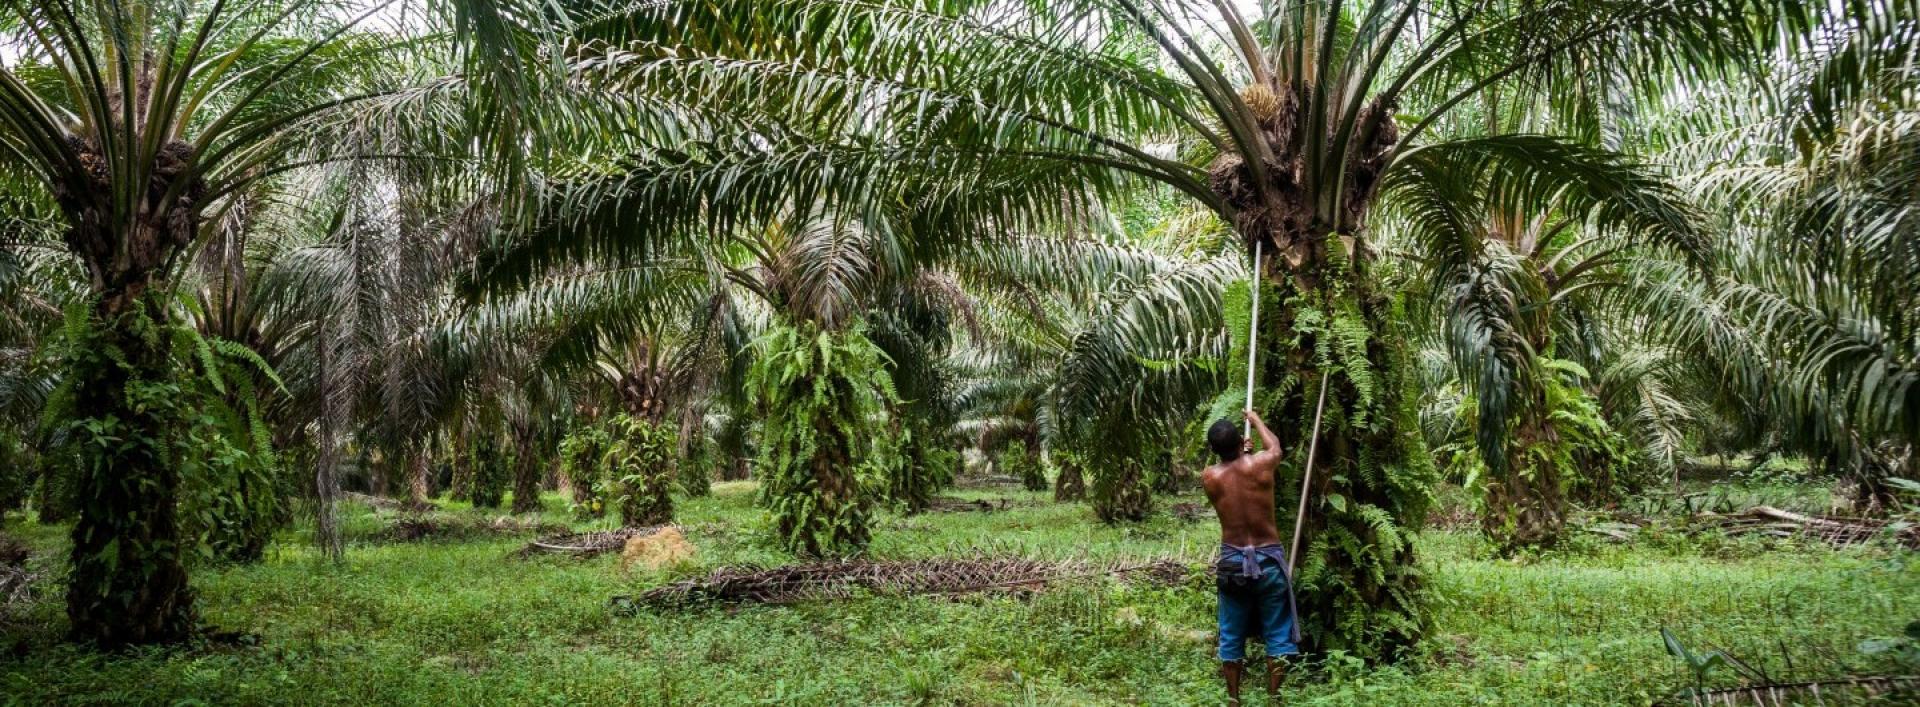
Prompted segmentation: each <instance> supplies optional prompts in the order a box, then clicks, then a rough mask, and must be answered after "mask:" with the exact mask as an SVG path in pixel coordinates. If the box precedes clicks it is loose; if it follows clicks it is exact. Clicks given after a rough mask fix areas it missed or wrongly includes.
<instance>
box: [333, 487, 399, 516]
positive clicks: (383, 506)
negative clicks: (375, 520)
mask: <svg viewBox="0 0 1920 707" xmlns="http://www.w3.org/2000/svg"><path fill="white" fill-rule="evenodd" d="M341 496H342V497H344V498H346V499H347V500H349V501H352V502H354V503H359V504H362V505H365V506H367V507H368V508H372V509H374V510H376V511H397V510H400V508H401V507H402V506H404V505H406V504H403V503H401V502H400V501H398V500H395V499H391V498H386V497H384V496H371V495H368V494H364V493H356V492H353V491H348V492H346V493H344V494H341Z"/></svg>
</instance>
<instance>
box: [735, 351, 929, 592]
mask: <svg viewBox="0 0 1920 707" xmlns="http://www.w3.org/2000/svg"><path fill="white" fill-rule="evenodd" d="M754 345H755V348H756V352H757V354H758V356H757V357H756V358H755V360H754V363H753V367H752V368H751V370H750V371H749V372H748V374H747V380H748V382H749V385H750V390H751V391H752V393H753V399H754V401H755V404H756V405H758V407H759V408H760V409H761V410H762V411H764V412H765V418H764V420H763V422H762V428H761V436H760V445H759V447H760V448H759V452H760V453H759V457H758V458H757V459H755V468H754V474H755V476H757V477H758V478H759V479H760V480H761V484H762V485H761V494H760V498H761V501H762V503H764V504H765V505H767V506H768V507H769V508H770V509H771V510H772V511H773V516H774V525H775V532H776V533H777V534H778V538H779V540H780V542H781V544H782V545H784V546H785V547H787V548H788V549H789V550H791V551H793V552H795V553H799V554H802V555H807V556H833V555H847V554H853V553H858V552H861V551H863V550H865V548H866V546H867V542H868V540H869V538H870V537H871V536H870V532H871V531H870V529H869V516H870V513H871V509H872V506H873V501H874V499H875V497H876V496H877V495H878V493H879V492H880V491H881V490H882V489H883V488H884V487H885V484H886V479H887V474H888V471H889V470H891V469H897V468H898V462H897V460H896V455H897V454H898V449H897V448H896V446H895V445H896V444H897V442H896V441H895V440H894V439H893V436H892V435H889V434H887V432H886V429H887V427H886V425H887V417H888V411H889V410H890V409H892V406H893V405H894V404H895V397H894V392H893V388H892V384H891V383H890V381H889V380H888V378H887V375H886V372H885V368H884V356H883V354H881V352H880V350H879V348H878V347H876V346H874V345H873V343H872V342H871V341H870V340H868V339H867V338H866V336H865V335H864V334H863V333H862V331H861V327H859V326H857V325H856V326H854V327H852V328H851V329H848V330H845V331H837V332H836V331H828V330H823V329H821V328H819V327H817V326H815V325H812V324H805V323H802V324H793V325H780V326H776V327H774V328H773V329H772V330H771V331H769V332H767V333H766V334H765V335H763V336H762V337H761V338H760V339H759V340H758V341H756V342H755V344H754Z"/></svg>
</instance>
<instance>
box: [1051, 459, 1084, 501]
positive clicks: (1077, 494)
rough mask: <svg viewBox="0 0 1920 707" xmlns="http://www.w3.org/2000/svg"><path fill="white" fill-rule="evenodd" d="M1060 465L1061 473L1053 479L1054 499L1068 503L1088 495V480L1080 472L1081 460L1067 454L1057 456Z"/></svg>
mask: <svg viewBox="0 0 1920 707" xmlns="http://www.w3.org/2000/svg"><path fill="white" fill-rule="evenodd" d="M1055 459H1056V460H1057V463H1058V465H1059V467H1060V473H1059V475H1057V476H1055V477H1054V479H1053V500H1054V501H1055V502H1056V503H1068V502H1072V501H1078V500H1081V499H1083V498H1086V497H1087V480H1086V477H1085V476H1084V475H1083V474H1081V472H1080V462H1079V460H1076V459H1073V458H1070V457H1068V456H1066V455H1061V456H1057V457H1055Z"/></svg>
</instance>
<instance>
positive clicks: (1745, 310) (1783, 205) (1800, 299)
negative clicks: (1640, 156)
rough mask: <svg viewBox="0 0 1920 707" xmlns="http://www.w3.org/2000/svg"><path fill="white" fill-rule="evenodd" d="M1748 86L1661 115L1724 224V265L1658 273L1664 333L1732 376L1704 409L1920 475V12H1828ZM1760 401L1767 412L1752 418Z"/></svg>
mask: <svg viewBox="0 0 1920 707" xmlns="http://www.w3.org/2000/svg"><path fill="white" fill-rule="evenodd" d="M1795 39H1796V41H1795V42H1794V43H1793V44H1790V45H1789V46H1787V47H1785V48H1783V49H1782V51H1781V52H1780V54H1779V56H1778V57H1777V60H1776V61H1775V62H1774V63H1773V64H1772V65H1771V66H1770V67H1769V69H1768V71H1767V72H1766V73H1765V74H1763V75H1761V76H1758V77H1756V78H1754V79H1753V80H1751V81H1747V82H1738V83H1734V84H1731V85H1728V86H1723V87H1715V90H1711V91H1701V92H1697V93H1696V94H1695V95H1693V96H1691V97H1690V100H1689V101H1687V102H1684V103H1680V104H1678V105H1675V106H1670V107H1668V108H1667V110H1666V111H1665V112H1664V113H1661V115H1663V116H1664V117H1665V118H1666V119H1665V120H1663V121H1653V122H1650V126H1651V127H1650V129H1649V130H1647V131H1646V134H1644V135H1640V136H1638V137H1639V138H1640V139H1643V140H1646V141H1647V145H1648V147H1649V149H1650V150H1653V151H1657V153H1658V154H1660V155H1661V158H1662V159H1663V160H1664V161H1666V162H1668V163H1670V164H1672V165H1674V167H1675V168H1676V169H1677V170H1682V171H1683V174H1684V175H1685V179H1684V183H1686V184H1687V185H1689V186H1690V187H1691V188H1692V191H1693V192H1694V194H1695V196H1696V197H1697V198H1698V199H1700V201H1701V202H1702V203H1703V204H1704V205H1705V206H1706V207H1707V210H1708V211H1709V212H1710V213H1714V214H1716V215H1718V217H1719V218H1718V219H1717V220H1716V222H1715V224H1714V225H1715V226H1716V227H1717V228H1718V229H1719V230H1721V231H1722V232H1724V233H1725V234H1726V238H1725V243H1726V246H1725V250H1726V251H1727V252H1726V257H1725V263H1726V265H1727V267H1726V268H1725V269H1724V270H1723V271H1720V272H1717V273H1714V274H1713V275H1712V276H1710V277H1699V278H1689V277H1684V276H1680V275H1677V274H1676V273H1673V272H1671V271H1663V270H1656V271H1652V272H1648V273H1646V274H1645V276H1644V277H1643V280H1644V282H1643V283H1642V286H1644V287H1648V288H1650V290H1651V291H1654V292H1657V293H1659V296H1657V297H1654V298H1650V299H1649V301H1648V302H1647V303H1646V304H1647V305H1648V306H1647V307H1646V308H1644V309H1643V310H1642V311H1643V312H1644V316H1645V318H1646V319H1645V321H1647V322H1648V323H1649V324H1651V325H1654V326H1653V329H1654V330H1655V331H1658V332H1662V333H1664V334H1666V335H1668V336H1670V337H1671V338H1670V339H1669V340H1670V341H1672V342H1673V344H1674V345H1675V347H1676V349H1677V350H1678V351H1680V352H1683V353H1685V354H1686V355H1687V356H1688V358H1689V360H1690V361H1693V362H1697V363H1698V364H1700V365H1701V366H1702V367H1703V368H1704V369H1705V371H1704V372H1705V374H1706V375H1710V376H1713V378H1714V379H1715V380H1716V381H1719V382H1732V383H1733V384H1732V385H1724V383H1723V384H1722V385H1720V386H1718V387H1719V388H1721V389H1722V391H1723V392H1722V393H1721V394H1719V395H1717V396H1715V397H1714V398H1712V399H1708V400H1705V401H1703V402H1705V403H1707V404H1709V405H1711V406H1715V407H1718V408H1720V409H1723V410H1727V411H1729V412H1731V413H1732V415H1731V417H1732V418H1733V419H1736V420H1739V421H1741V422H1742V423H1743V424H1742V426H1743V427H1746V428H1748V430H1749V434H1751V435H1755V436H1768V437H1771V438H1773V439H1774V440H1775V443H1776V444H1777V445H1778V446H1779V447H1781V448H1783V449H1786V450H1789V451H1795V452H1799V453H1804V454H1807V455H1809V456H1811V457H1813V458H1815V459H1818V460H1821V461H1822V462H1823V463H1824V464H1825V465H1827V466H1829V467H1830V468H1834V469H1837V470H1843V471H1844V473H1845V474H1846V475H1847V476H1848V477H1850V478H1852V479H1853V480H1854V481H1855V482H1856V486H1857V494H1856V495H1857V498H1856V501H1857V504H1858V507H1859V509H1860V510H1862V511H1866V512H1873V511H1877V510H1884V509H1885V508H1886V507H1887V505H1888V503H1889V501H1891V489H1890V488H1889V487H1888V485H1887V481H1886V479H1888V478H1889V477H1893V476H1902V475H1905V476H1911V475H1912V474H1913V473H1915V470H1916V468H1920V458H1917V455H1916V452H1915V450H1916V449H1920V319H1916V316H1920V315H1917V314H1916V313H1920V299H1917V298H1920V233H1916V231H1915V224H1916V209H1920V199H1917V198H1916V196H1917V195H1916V193H1915V191H1914V190H1913V189H1912V185H1913V184H1914V183H1915V182H1916V178H1920V5H1916V3H1914V2H1911V1H1910V0H1886V1H1883V2H1864V3H1848V4H1844V5H1836V6H1833V7H1831V8H1827V11H1826V12H1823V13H1822V15H1821V22H1820V24H1819V25H1818V26H1817V27H1816V28H1814V29H1813V30H1812V31H1809V32H1807V33H1806V34H1805V35H1804V36H1799V37H1795ZM1754 410H1760V411H1764V412H1765V414H1764V415H1754V414H1753V413H1752V411H1754Z"/></svg>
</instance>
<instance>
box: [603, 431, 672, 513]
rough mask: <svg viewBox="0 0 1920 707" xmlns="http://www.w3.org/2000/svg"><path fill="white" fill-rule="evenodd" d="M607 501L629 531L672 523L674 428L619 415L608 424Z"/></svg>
mask: <svg viewBox="0 0 1920 707" xmlns="http://www.w3.org/2000/svg"><path fill="white" fill-rule="evenodd" d="M607 439H608V443H607V451H606V468H607V470H608V473H609V474H610V475H611V477H612V478H611V483H610V484H609V486H608V493H609V494H610V498H609V499H608V502H609V503H610V504H611V505H613V506H614V507H616V508H619V509H620V524H621V525H623V526H626V527H629V528H638V527H643V526H650V525H665V524H667V523H671V522H673V495H672V494H671V493H670V490H671V489H672V487H673V483H674V479H673V466H674V465H673V455H674V453H675V452H676V451H677V450H678V443H677V442H676V440H675V434H674V430H673V427H672V426H670V425H666V424H663V423H660V422H655V421H652V420H648V419H646V418H644V417H634V416H632V415H626V414H622V415H619V416H616V417H614V418H613V419H612V420H609V421H608V422H607Z"/></svg>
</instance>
